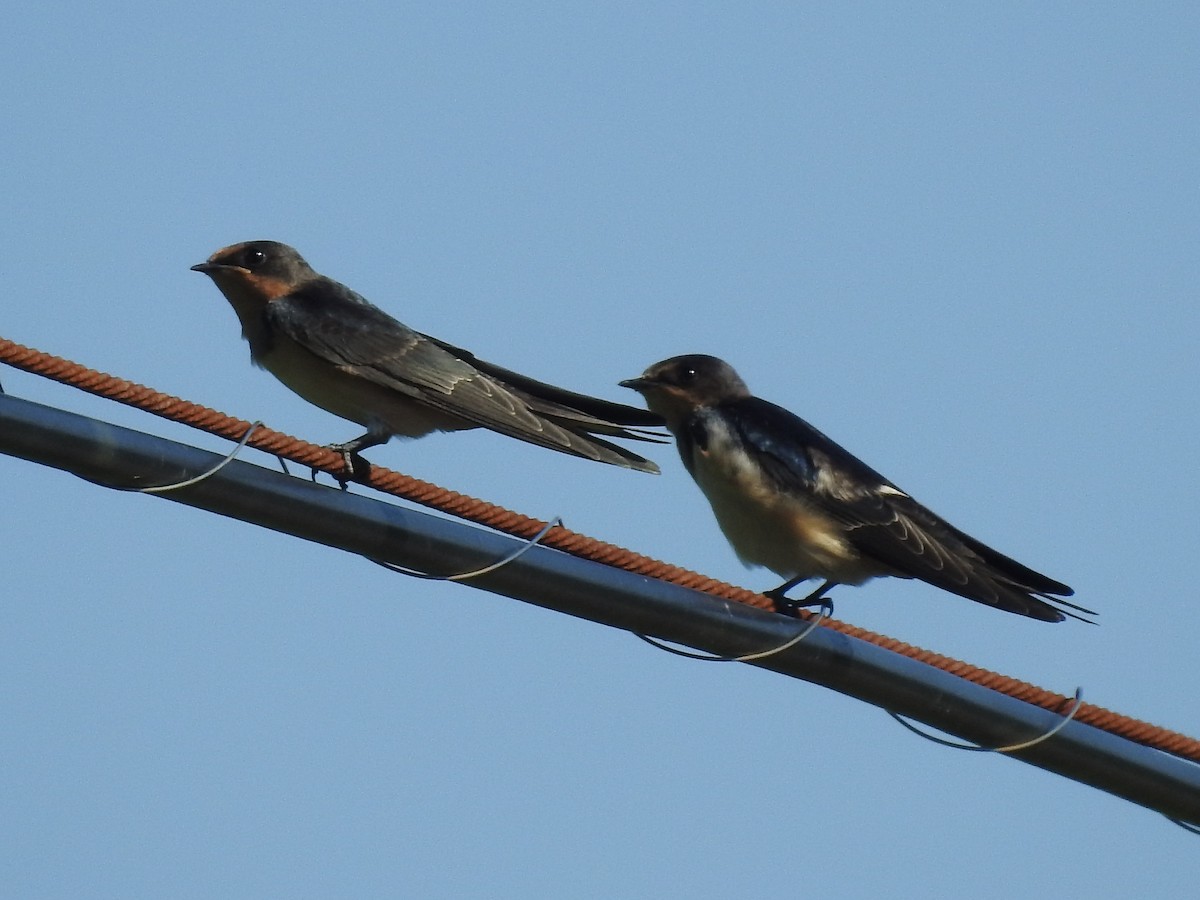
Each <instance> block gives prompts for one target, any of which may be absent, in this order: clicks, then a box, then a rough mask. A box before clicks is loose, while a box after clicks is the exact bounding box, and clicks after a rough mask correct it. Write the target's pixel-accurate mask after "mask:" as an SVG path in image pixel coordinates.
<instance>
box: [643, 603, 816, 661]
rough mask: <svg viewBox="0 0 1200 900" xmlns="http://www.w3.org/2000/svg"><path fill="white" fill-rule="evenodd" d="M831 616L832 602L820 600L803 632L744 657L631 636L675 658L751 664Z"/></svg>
mask: <svg viewBox="0 0 1200 900" xmlns="http://www.w3.org/2000/svg"><path fill="white" fill-rule="evenodd" d="M832 615H833V601H832V600H830V599H828V598H822V600H821V609H820V611H819V612H818V613H817V614H816V615H815V616H813V617H812V618H811V619H809V620H808V622H807V623H806V624H805V626H804V628H803V630H801V631H800V633H799V634H797V635H795V636H793V637H790V638H788V640H787V641H786V642H785V643H783V644H780V645H779V646H778V647H772V648H771V649H770V650H760V651H758V652H757V653H747V654H745V655H744V656H711V655H709V654H707V653H693V652H691V651H690V650H680V649H678V648H677V647H669V646H667V645H666V644H664V643H662V642H661V641H659V640H657V639H655V638H652V637H649V636H647V635H644V634H639V633H638V632H636V631H635V632H633V635H634V637H639V638H641V639H642V640H643V641H645V642H646V643H647V644H649V645H650V646H651V647H657V648H658V649H659V650H664V651H666V652H667V653H673V654H675V655H676V656H682V657H684V658H686V659H698V660H700V661H701V662H752V661H754V660H756V659H765V658H766V657H768V656H774V655H775V654H776V653H782V652H783V651H784V650H788V649H790V648H792V647H794V646H796V645H797V644H798V643H800V642H801V641H802V640H804V639H805V638H806V637H808V636H809V635H810V634H812V632H813V629H815V628H816V627H817V626H818V625H820V624H821V623H822V622H824V621H825V620H826V619H828V618H830V617H831V616H832Z"/></svg>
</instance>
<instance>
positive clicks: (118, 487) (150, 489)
mask: <svg viewBox="0 0 1200 900" xmlns="http://www.w3.org/2000/svg"><path fill="white" fill-rule="evenodd" d="M260 425H262V422H252V423H251V425H250V427H249V428H247V429H246V433H245V434H244V435H242V439H241V440H240V441H238V442H237V446H235V447H234V448H233V449H232V450H230V451H229V452H228V453H227V454H226V455H225V457H224V458H223V459H222V460H221V461H220V462H219V463H217V464H216V465H215V466H213V467H212V468H211V469H209V470H208V471H207V472H201V473H200V474H199V475H196V476H193V477H192V478H185V479H184V480H183V481H176V482H175V483H173V484H155V485H149V486H146V487H137V486H135V485H123V484H105V483H103V482H94V483H95V484H102V485H103V486H104V487H107V488H112V489H113V490H114V491H130V492H131V493H135V494H165V493H167V492H168V491H177V490H179V489H180V488H185V487H191V486H192V485H193V484H199V483H200V482H201V481H203V480H204V479H205V478H211V477H212V476H213V475H215V474H217V472H220V471H221V470H222V469H223V468H225V467H226V466H227V465H229V464H230V463H231V462H233V461H234V460H235V459H237V456H238V454H239V453H241V452H242V448H243V447H245V446H246V442H247V441H249V440H250V436H251V435H252V434H254V430H255V429H256V428H258V427H259V426H260ZM280 462H283V460H282V459H281V460H280ZM284 471H285V472H286V471H287V468H286V467H285V468H284ZM84 480H85V481H91V479H84Z"/></svg>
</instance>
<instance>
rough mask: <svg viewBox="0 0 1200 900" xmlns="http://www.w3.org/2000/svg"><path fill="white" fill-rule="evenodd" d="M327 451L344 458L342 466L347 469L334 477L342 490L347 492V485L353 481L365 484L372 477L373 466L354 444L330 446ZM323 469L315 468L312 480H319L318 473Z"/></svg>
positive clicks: (327, 446)
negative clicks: (359, 453)
mask: <svg viewBox="0 0 1200 900" xmlns="http://www.w3.org/2000/svg"><path fill="white" fill-rule="evenodd" d="M325 449H326V450H332V451H333V452H334V453H337V454H339V455H340V456H341V457H342V465H343V466H344V467H345V468H344V470H343V471H342V473H341V474H340V475H334V476H333V479H334V481H336V482H337V483H338V485H340V486H341V489H342V490H343V491H344V490H346V487H347V485H348V484H349V483H350V482H351V481H357V482H360V483H363V484H365V483H366V482H367V480H368V479H369V478H370V477H371V464H370V463H369V462H367V461H366V460H365V459H363V458H362V457H361V456H359V455H358V452H357V450H356V449H355V448H354V446H353V445H352V444H328V445H326V447H325ZM320 471H322V470H321V469H318V468H316V467H315V466H314V467H313V470H312V480H313V481H314V482H315V481H316V480H317V473H318V472H320ZM330 474H332V473H330Z"/></svg>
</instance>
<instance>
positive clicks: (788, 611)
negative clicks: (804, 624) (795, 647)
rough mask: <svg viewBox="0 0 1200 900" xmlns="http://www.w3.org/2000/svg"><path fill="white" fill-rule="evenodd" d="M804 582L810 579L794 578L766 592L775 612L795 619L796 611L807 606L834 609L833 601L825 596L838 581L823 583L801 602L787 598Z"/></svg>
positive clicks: (829, 580)
mask: <svg viewBox="0 0 1200 900" xmlns="http://www.w3.org/2000/svg"><path fill="white" fill-rule="evenodd" d="M802 581H808V579H807V578H801V577H797V578H792V579H790V580H789V581H785V582H784V583H783V584H781V585H780V586H779V587H777V588H774V589H773V590H770V591H766V592H764V594H763V596H764V597H770V598H771V599H772V600H774V601H775V611H776V612H778V613H782V614H783V615H785V616H792V617H795V615H796V610H798V609H802V608H804V607H806V606H821V605H827V606H829V608H830V609H831V610H832V609H833V601H832V600H830V599H829V598H828V597H826V596H825V592H826V591H827V590H829V589H830V588H831V587H834V586H836V585H837V582H836V581H834V580H833V579H828V580H826V581H823V582H822V583H821V586H820V587H818V588H817V589H816V590H815V591H813V592H812V593H811V594H809V595H808V596H807V597H805V598H803V599H801V600H796V599H793V598H791V597H788V596H786V595H787V592H788V591H790V590H791V589H792V588H794V587H795V586H796V585H798V584H800V582H802Z"/></svg>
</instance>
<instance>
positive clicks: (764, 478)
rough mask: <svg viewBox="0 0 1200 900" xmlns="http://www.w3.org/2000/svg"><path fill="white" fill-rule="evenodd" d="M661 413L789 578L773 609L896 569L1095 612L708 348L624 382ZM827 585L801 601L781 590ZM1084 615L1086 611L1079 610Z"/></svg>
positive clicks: (754, 559)
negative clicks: (756, 386)
mask: <svg viewBox="0 0 1200 900" xmlns="http://www.w3.org/2000/svg"><path fill="white" fill-rule="evenodd" d="M621 385H622V387H627V388H632V389H633V390H635V391H638V392H639V393H640V394H641V395H642V396H643V397H645V398H646V405H647V406H649V408H650V409H651V410H652V411H653V412H656V413H658V414H659V415H661V416H663V418H665V419H666V421H667V428H668V429H669V430H670V432H671V433H672V434H673V435H674V436H675V443H676V446H677V448H678V450H679V455H680V456H681V457H682V458H683V464H684V466H685V467H686V468H687V470H688V472H689V473H690V474H691V476H692V478H694V479H695V481H696V484H698V485H699V486H700V489H701V490H702V491H703V492H704V494H705V496H706V497H707V498H708V501H709V503H710V504H712V508H713V513H714V514H715V515H716V518H717V522H718V524H719V525H720V526H721V531H723V532H724V534H725V537H726V538H727V539H728V540H729V543H730V544H731V545H732V547H733V549H734V552H735V553H737V555H738V558H739V559H741V561H742V562H743V563H745V564H746V565H758V566H764V567H766V568H768V569H770V570H771V571H773V572H775V573H776V574H777V575H780V576H781V577H783V578H786V579H787V581H786V582H785V583H784V584H782V585H780V586H779V587H778V588H776V589H775V590H773V591H771V592H769V594H768V596H771V597H772V598H773V599H774V600H775V601H776V603H777V604H779V608H780V609H781V610H784V611H790V610H791V609H792V607H794V606H799V605H811V604H813V603H818V602H822V601H823V597H822V595H823V594H824V592H825V591H826V590H828V589H829V588H831V587H832V586H833V585H835V584H852V585H857V584H862V583H863V582H864V581H867V580H868V579H870V578H875V577H878V576H881V575H893V576H898V577H900V578H918V579H920V580H922V581H925V582H928V583H929V584H932V585H934V586H935V587H939V588H942V589H943V590H946V591H950V592H951V593H954V594H958V595H959V596H961V597H966V598H967V599H969V600H976V601H978V602H979V603H985V604H987V605H988V606H994V607H996V608H998V609H1003V610H1007V611H1008V612H1014V613H1018V614H1020V615H1023V616H1029V617H1030V618H1033V619H1040V620H1041V621H1043V622H1061V621H1062V620H1063V619H1064V618H1065V617H1067V616H1071V617H1072V618H1076V619H1079V618H1082V617H1081V616H1078V615H1076V614H1075V613H1074V612H1064V611H1063V609H1061V608H1059V607H1067V608H1069V609H1070V610H1075V611H1077V612H1082V613H1090V614H1092V615H1095V613H1093V612H1092V610H1089V609H1084V608H1083V607H1081V606H1075V605H1074V604H1072V603H1067V602H1066V601H1065V600H1062V599H1060V598H1061V597H1069V596H1071V595H1072V594H1073V593H1074V592H1073V591H1072V590H1071V589H1070V588H1069V587H1067V586H1066V585H1065V584H1062V583H1060V582H1058V581H1055V580H1053V579H1051V578H1047V577H1046V576H1045V575H1040V574H1038V573H1037V572H1035V571H1033V570H1032V569H1029V568H1026V567H1025V566H1023V565H1021V564H1020V563H1018V562H1017V561H1015V560H1013V559H1010V558H1009V557H1007V556H1005V555H1003V554H1002V553H998V552H997V551H995V550H993V549H992V548H991V547H988V546H986V545H985V544H982V543H980V542H979V541H977V540H975V538H973V537H971V536H970V535H967V534H965V533H963V532H962V531H959V530H958V529H957V528H955V527H954V526H953V525H950V524H949V523H947V522H945V521H944V520H943V519H941V518H940V517H939V516H937V515H935V514H934V513H933V512H931V511H930V510H928V509H926V508H925V507H924V506H922V505H921V504H920V503H918V502H917V501H916V500H914V499H913V498H912V497H910V496H909V495H908V494H906V493H905V492H904V491H902V490H900V488H898V487H896V485H894V484H892V483H891V482H890V481H888V480H887V479H886V478H884V477H883V476H882V475H880V474H879V473H878V472H876V471H875V470H874V469H872V468H870V467H869V466H867V465H866V464H865V463H863V462H862V461H860V460H859V459H857V458H856V457H854V456H852V455H851V454H850V453H849V452H847V451H846V450H844V449H842V448H841V447H840V446H838V445H837V444H835V443H834V442H833V441H831V440H830V439H829V438H827V437H826V436H825V435H823V434H822V433H821V432H819V431H817V429H815V428H813V427H812V426H811V425H809V424H808V423H807V422H805V421H804V420H803V419H801V418H800V417H799V416H796V415H793V414H792V413H790V412H788V411H787V410H786V409H783V408H782V407H779V406H776V405H775V404H773V403H769V402H768V401H766V400H762V399H760V398H758V397H755V396H753V395H752V394H751V393H750V391H749V389H748V388H747V387H746V385H745V383H744V382H743V381H742V379H741V378H740V377H738V374H737V372H735V371H734V370H733V368H732V367H731V366H730V365H729V364H728V363H726V362H724V361H722V360H720V359H717V358H716V357H712V356H700V355H693V356H677V357H674V358H673V359H668V360H664V361H663V362H660V363H656V364H655V365H653V366H651V367H650V368H649V369H647V370H646V372H645V374H643V375H642V376H641V377H639V378H631V379H629V380H628V381H622V382H621ZM810 578H820V579H823V581H824V583H823V584H822V585H821V586H820V588H818V589H817V590H816V591H815V592H813V593H812V594H811V595H810V596H809V597H807V598H805V599H804V600H800V601H794V600H791V599H789V598H787V597H786V596H785V594H786V592H787V591H788V590H789V589H790V588H792V587H794V586H795V585H797V584H799V583H800V582H801V581H806V580H808V579H810ZM1083 621H1088V620H1086V619H1084V620H1083Z"/></svg>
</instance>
